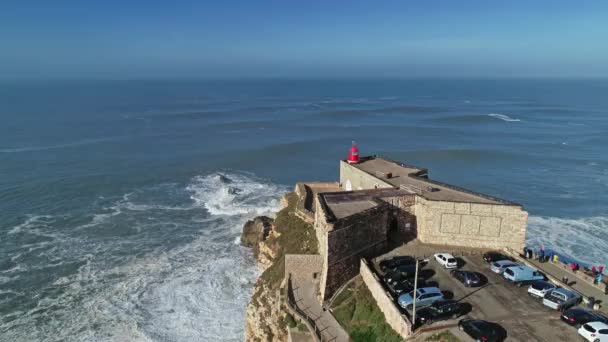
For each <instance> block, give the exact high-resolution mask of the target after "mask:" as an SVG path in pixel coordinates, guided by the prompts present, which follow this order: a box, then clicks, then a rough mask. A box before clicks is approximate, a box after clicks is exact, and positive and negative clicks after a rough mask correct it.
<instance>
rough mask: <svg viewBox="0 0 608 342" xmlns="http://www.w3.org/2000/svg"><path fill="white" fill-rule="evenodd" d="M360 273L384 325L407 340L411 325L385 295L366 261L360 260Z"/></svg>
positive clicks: (391, 299) (392, 301) (393, 302)
mask: <svg viewBox="0 0 608 342" xmlns="http://www.w3.org/2000/svg"><path fill="white" fill-rule="evenodd" d="M360 272H361V277H362V278H363V282H364V283H365V285H366V286H367V288H368V289H369V291H370V292H371V293H372V297H374V299H375V300H376V303H377V304H378V307H379V308H380V311H382V313H383V314H384V319H385V320H386V323H387V324H388V325H390V326H391V328H393V330H395V331H396V332H397V333H398V334H399V335H400V336H401V337H403V338H404V339H405V338H408V337H409V336H410V335H411V334H412V324H411V323H410V321H409V320H408V319H407V317H405V316H404V315H402V314H401V311H399V309H398V308H397V306H396V305H395V301H394V300H393V298H392V297H391V296H390V295H389V294H388V293H386V291H385V290H384V288H383V287H382V285H381V284H380V281H379V280H378V278H377V277H376V274H375V273H374V272H373V271H372V270H371V269H370V268H369V266H368V264H367V261H365V259H361V261H360Z"/></svg>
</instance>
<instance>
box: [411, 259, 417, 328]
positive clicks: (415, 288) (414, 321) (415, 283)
mask: <svg viewBox="0 0 608 342" xmlns="http://www.w3.org/2000/svg"><path fill="white" fill-rule="evenodd" d="M418 263H419V261H418V258H416V272H415V273H414V296H413V304H412V327H415V326H416V292H417V290H418Z"/></svg>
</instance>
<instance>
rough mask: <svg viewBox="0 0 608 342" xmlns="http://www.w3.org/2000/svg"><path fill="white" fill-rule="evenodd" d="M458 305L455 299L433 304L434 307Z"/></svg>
mask: <svg viewBox="0 0 608 342" xmlns="http://www.w3.org/2000/svg"><path fill="white" fill-rule="evenodd" d="M456 303H458V302H457V301H455V300H453V299H442V300H438V301H436V302H435V303H433V305H434V306H444V305H451V304H456Z"/></svg>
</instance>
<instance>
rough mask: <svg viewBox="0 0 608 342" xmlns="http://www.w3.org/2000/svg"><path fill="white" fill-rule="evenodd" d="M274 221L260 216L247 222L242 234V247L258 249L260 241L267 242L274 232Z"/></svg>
mask: <svg viewBox="0 0 608 342" xmlns="http://www.w3.org/2000/svg"><path fill="white" fill-rule="evenodd" d="M273 222H274V220H273V219H271V218H270V217H267V216H258V217H256V218H254V219H253V220H249V221H247V223H245V225H244V226H243V234H241V245H243V246H245V247H253V248H254V249H257V246H258V243H259V242H260V241H264V240H266V238H267V237H268V234H270V231H271V230H272V224H273Z"/></svg>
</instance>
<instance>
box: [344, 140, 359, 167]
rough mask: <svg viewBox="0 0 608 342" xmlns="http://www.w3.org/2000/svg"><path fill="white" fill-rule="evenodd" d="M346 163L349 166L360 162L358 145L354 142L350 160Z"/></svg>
mask: <svg viewBox="0 0 608 342" xmlns="http://www.w3.org/2000/svg"><path fill="white" fill-rule="evenodd" d="M346 161H347V162H348V163H349V164H355V163H358V162H359V149H358V148H357V144H355V142H354V141H353V146H352V147H351V148H350V150H349V152H348V158H346Z"/></svg>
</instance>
